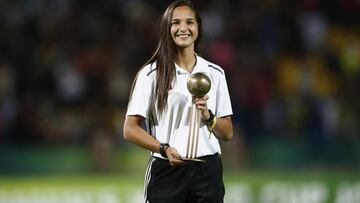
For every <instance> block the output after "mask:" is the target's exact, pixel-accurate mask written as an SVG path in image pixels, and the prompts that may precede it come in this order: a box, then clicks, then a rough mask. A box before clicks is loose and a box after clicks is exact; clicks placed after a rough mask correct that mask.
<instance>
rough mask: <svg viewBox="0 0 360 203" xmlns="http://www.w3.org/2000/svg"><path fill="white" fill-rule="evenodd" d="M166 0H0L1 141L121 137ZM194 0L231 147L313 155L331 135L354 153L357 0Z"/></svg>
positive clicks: (96, 144) (359, 66) (359, 111)
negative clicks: (221, 80)
mask: <svg viewBox="0 0 360 203" xmlns="http://www.w3.org/2000/svg"><path fill="white" fill-rule="evenodd" d="M170 2H171V1H168V0H153V1H145V0H107V1H87V0H52V1H48V0H29V1H13V0H0V148H1V147H4V146H29V145H39V144H40V145H41V144H46V145H50V146H51V145H55V146H59V145H60V146H68V145H78V144H79V145H89V146H93V149H94V150H95V151H97V150H98V151H99V153H100V152H101V151H104V150H105V151H106V149H107V148H109V147H114V145H115V146H116V145H117V143H120V145H121V143H122V125H123V119H124V113H125V111H126V106H127V101H128V96H129V90H130V87H131V83H132V80H133V78H134V76H135V74H136V72H137V70H138V69H139V68H140V67H141V65H142V64H143V63H144V62H145V61H146V60H147V59H148V58H149V57H150V56H151V54H152V51H153V50H154V48H155V46H156V42H157V37H158V36H157V34H158V22H159V19H160V16H161V13H162V12H163V10H164V9H165V8H166V6H167V5H168V4H169V3H170ZM194 2H195V4H196V5H197V7H198V9H199V10H200V14H201V16H202V20H203V27H204V36H203V39H202V43H201V44H200V45H201V52H200V53H199V54H200V55H203V56H205V57H207V58H209V59H210V60H211V61H213V62H214V63H217V64H219V65H221V66H222V67H223V68H224V69H225V71H226V73H227V78H228V83H229V90H230V95H231V97H232V104H233V110H234V117H233V119H234V124H235V127H236V138H235V139H234V141H233V143H234V145H235V148H243V149H244V150H246V149H247V150H250V149H251V148H254V147H256V145H257V144H258V143H259V142H261V140H278V141H279V142H285V143H287V144H289V145H291V144H299V143H301V144H304V146H306V149H310V150H313V152H314V154H316V153H317V152H318V150H319V149H321V148H322V146H333V145H331V144H330V145H329V143H337V145H336V146H338V144H339V143H340V146H342V148H343V149H345V150H346V149H348V150H355V148H351V147H349V146H352V145H351V144H354V143H356V142H357V141H359V133H360V122H359V121H360V108H359V104H360V95H359V87H360V29H359V28H360V20H359V19H360V1H358V0H330V1H329V0H296V1H284V0H264V1H253V0H242V1H235V0H226V1H217V0H209V1H204V0H194ZM329 151H331V149H329ZM326 152H328V151H326ZM239 153H246V152H245V151H242V152H239ZM352 153H353V151H350V152H348V153H347V152H345V154H349V155H350V156H351V154H352ZM358 154H359V153H358ZM0 156H1V155H0ZM354 156H355V155H354ZM350 158H351V157H350ZM351 159H352V158H351ZM347 164H348V166H351V167H353V166H359V163H355V162H351V160H350V161H349V162H347ZM349 164H350V165H349Z"/></svg>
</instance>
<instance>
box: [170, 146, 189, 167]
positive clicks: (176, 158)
mask: <svg viewBox="0 0 360 203" xmlns="http://www.w3.org/2000/svg"><path fill="white" fill-rule="evenodd" d="M165 153H166V155H167V158H168V159H169V163H170V165H172V166H179V165H183V164H184V163H185V162H184V161H182V160H181V156H180V154H179V153H178V152H177V150H176V149H175V148H174V147H168V148H167V149H166V151H165Z"/></svg>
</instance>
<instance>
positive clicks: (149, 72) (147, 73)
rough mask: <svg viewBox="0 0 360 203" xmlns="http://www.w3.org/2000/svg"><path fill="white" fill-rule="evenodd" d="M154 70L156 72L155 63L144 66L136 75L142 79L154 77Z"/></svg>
mask: <svg viewBox="0 0 360 203" xmlns="http://www.w3.org/2000/svg"><path fill="white" fill-rule="evenodd" d="M155 70H156V62H154V63H150V64H147V65H144V66H143V67H142V68H141V69H140V70H139V73H138V74H139V75H141V76H142V77H154V75H155V73H156V71H155Z"/></svg>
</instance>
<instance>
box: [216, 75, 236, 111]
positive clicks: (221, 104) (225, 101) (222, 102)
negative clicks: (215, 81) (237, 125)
mask: <svg viewBox="0 0 360 203" xmlns="http://www.w3.org/2000/svg"><path fill="white" fill-rule="evenodd" d="M216 104H217V108H216V109H217V111H216V116H217V117H224V116H229V115H232V114H233V111H232V107H231V100H230V95H229V89H228V85H227V82H226V77H225V74H222V75H221V77H220V83H219V88H218V89H217V102H216Z"/></svg>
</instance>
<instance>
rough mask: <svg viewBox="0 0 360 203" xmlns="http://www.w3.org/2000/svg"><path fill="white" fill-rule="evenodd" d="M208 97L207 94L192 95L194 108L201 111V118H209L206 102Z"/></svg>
mask: <svg viewBox="0 0 360 203" xmlns="http://www.w3.org/2000/svg"><path fill="white" fill-rule="evenodd" d="M208 99H209V96H208V95H205V96H203V97H194V103H195V105H196V108H197V109H199V110H200V111H201V119H202V120H207V119H209V118H210V114H209V109H208V107H207V103H206V101H207V100H208Z"/></svg>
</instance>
